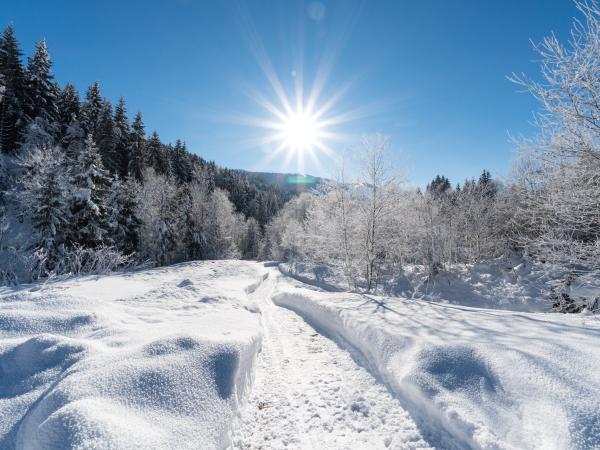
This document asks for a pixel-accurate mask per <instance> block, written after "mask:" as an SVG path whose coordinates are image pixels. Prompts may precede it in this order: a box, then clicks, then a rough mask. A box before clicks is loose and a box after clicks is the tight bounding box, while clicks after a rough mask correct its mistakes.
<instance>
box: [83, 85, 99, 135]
mask: <svg viewBox="0 0 600 450" xmlns="http://www.w3.org/2000/svg"><path fill="white" fill-rule="evenodd" d="M102 106H103V101H102V95H101V93H100V84H98V82H97V81H96V82H94V84H92V85H91V86H90V87H89V88H88V90H87V92H86V94H85V101H84V102H83V105H82V107H81V125H82V126H83V130H84V131H85V132H86V134H91V135H92V139H94V140H97V138H98V135H97V132H98V123H99V120H100V114H101V112H102Z"/></svg>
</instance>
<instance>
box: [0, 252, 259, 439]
mask: <svg viewBox="0 0 600 450" xmlns="http://www.w3.org/2000/svg"><path fill="white" fill-rule="evenodd" d="M260 276H261V273H260V272H259V267H258V265H253V264H251V263H243V262H233V261H226V262H212V263H209V262H207V263H191V264H183V265H179V266H173V267H170V268H165V269H155V270H148V271H142V272H138V273H133V274H124V275H115V276H108V277H106V276H105V277H85V278H80V279H73V280H70V281H64V282H56V283H48V284H46V285H32V286H28V287H23V288H20V289H4V290H2V291H0V448H7V449H8V448H17V449H61V448H69V449H73V448H95V449H101V448H120V449H127V448H156V449H159V448H161V449H162V448H180V449H185V448H190V449H191V448H194V449H197V448H219V447H225V446H227V445H228V444H229V441H230V433H231V430H230V426H231V421H232V418H233V416H234V415H235V413H236V411H237V409H238V407H239V404H240V402H241V401H242V400H243V398H244V393H245V392H246V390H247V387H248V385H249V384H250V382H251V378H252V367H253V363H254V360H255V356H256V354H257V352H258V350H259V347H260V340H261V333H260V319H259V314H258V313H257V309H255V308H252V307H251V305H249V304H248V302H247V300H246V294H245V288H246V287H247V286H250V285H253V284H255V283H256V282H257V280H260V279H261V278H260Z"/></svg>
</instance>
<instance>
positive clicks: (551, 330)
mask: <svg viewBox="0 0 600 450" xmlns="http://www.w3.org/2000/svg"><path fill="white" fill-rule="evenodd" d="M279 276H280V277H281V275H279ZM273 301H274V302H275V303H276V304H277V305H280V306H283V307H287V308H289V309H291V310H293V311H295V312H296V313H298V314H300V315H301V316H302V317H303V318H304V319H305V320H306V321H307V322H308V323H309V324H311V325H312V326H313V327H314V328H315V329H317V330H318V331H319V332H321V333H322V334H324V335H326V336H328V337H330V338H331V339H333V340H334V341H336V342H337V343H338V344H339V345H340V346H342V347H344V348H346V349H347V350H349V351H350V352H351V353H352V354H353V356H354V358H355V360H356V361H357V362H359V364H361V365H363V366H364V367H366V368H368V369H369V371H370V372H371V373H372V374H373V375H374V376H375V377H376V378H378V379H379V380H381V381H382V382H383V383H384V384H385V385H386V386H387V388H388V389H389V390H390V391H391V392H393V393H394V394H395V395H396V396H397V398H398V399H399V400H400V402H401V404H402V406H403V407H404V408H406V409H407V410H408V411H409V412H410V413H411V416H412V417H413V420H414V421H415V423H416V424H417V426H418V427H419V429H420V431H421V433H422V434H423V436H424V437H425V439H427V441H428V442H429V443H430V444H431V445H432V446H435V447H438V448H444V449H465V448H472V449H545V450H549V449H565V448H576V449H592V448H600V398H599V397H598V395H597V393H598V392H600V372H599V371H598V367H600V347H598V345H597V343H598V339H599V338H600V323H599V322H598V321H597V320H593V319H589V318H587V317H586V316H577V315H561V314H556V313H523V312H512V311H501V310H493V309H483V308H470V307H465V306H455V305H446V304H440V303H434V302H424V301H420V300H411V299H406V298H393V297H392V298H390V297H379V296H367V295H361V294H351V293H332V292H323V291H315V290H314V288H304V287H303V286H302V285H301V284H300V283H298V282H297V281H294V280H291V279H289V278H288V279H287V280H285V281H282V282H280V283H279V284H278V285H277V289H276V292H275V293H274V295H273ZM355 410H356V411H357V412H358V413H360V412H361V411H362V410H361V407H360V405H357V406H356V407H355Z"/></svg>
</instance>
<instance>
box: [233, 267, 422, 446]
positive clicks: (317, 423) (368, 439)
mask: <svg viewBox="0 0 600 450" xmlns="http://www.w3.org/2000/svg"><path fill="white" fill-rule="evenodd" d="M276 283H277V280H276V279H272V278H271V279H267V280H266V281H265V282H264V283H263V284H262V285H261V286H260V287H259V288H258V289H257V290H256V291H255V292H254V293H252V294H250V296H251V297H252V298H253V299H254V300H255V301H256V302H257V303H258V304H259V305H260V308H261V310H262V320H263V326H264V338H263V343H262V350H261V353H260V355H259V357H258V361H257V364H256V371H255V381H254V387H253V389H252V393H251V395H250V397H249V399H248V402H247V403H246V405H245V407H244V409H243V410H242V412H241V417H240V418H239V419H238V424H237V426H236V429H235V432H234V436H233V448H236V449H238V448H239V449H279V448H294V449H311V448H314V449H322V448H336V449H346V448H348V449H350V448H352V449H356V448H369V449H385V448H389V449H416V448H430V447H429V446H428V444H427V443H426V442H425V441H424V440H423V438H422V437H421V435H420V433H419V431H418V429H417V427H416V425H415V423H414V422H413V420H412V419H411V417H410V416H409V415H408V413H407V412H406V411H405V410H404V409H403V408H402V407H401V406H400V404H399V402H398V401H397V400H396V399H395V398H394V397H392V396H391V395H390V394H389V392H388V391H387V390H386V389H385V387H384V386H383V385H381V384H379V383H377V382H376V381H375V379H374V378H373V377H372V376H371V375H370V374H369V373H368V372H367V371H366V370H365V369H364V368H362V367H360V366H359V365H357V364H356V363H355V362H354V360H353V359H352V358H351V356H350V354H349V353H347V352H346V351H344V350H342V349H340V348H339V347H338V346H336V344H335V343H334V342H332V341H331V340H329V339H327V338H325V337H323V336H322V335H320V334H319V333H317V332H316V331H315V330H314V329H313V328H312V327H311V326H309V325H308V324H307V323H306V322H304V321H303V320H302V319H301V318H300V316H298V315H296V314H295V313H294V312H292V311H290V310H288V309H285V308H281V307H278V306H275V305H274V304H273V303H272V301H271V299H270V297H271V294H272V293H273V289H274V286H275V284H276Z"/></svg>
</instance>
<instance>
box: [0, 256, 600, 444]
mask: <svg viewBox="0 0 600 450" xmlns="http://www.w3.org/2000/svg"><path fill="white" fill-rule="evenodd" d="M478 270H479V272H480V273H481V275H485V274H484V270H485V268H484V267H483V266H482V267H480V268H479V269H478ZM324 272H326V271H324ZM477 276H478V277H480V278H482V279H486V277H485V276H483V277H481V276H480V275H477ZM491 276H492V277H493V276H495V275H491ZM502 276H504V275H502ZM307 281H309V283H310V284H307V283H303V282H300V281H297V280H294V279H292V278H290V277H288V276H285V275H283V274H282V273H281V272H280V270H279V268H277V267H273V265H272V264H271V265H270V267H265V266H263V265H261V264H259V263H253V262H243V261H206V262H197V263H186V264H180V265H176V266H171V267H167V268H161V269H151V270H144V271H138V272H134V273H128V274H119V275H110V276H88V277H80V278H73V279H70V280H64V281H55V282H48V283H45V284H34V285H28V286H22V287H19V288H0V449H48V450H54V449H109V448H110V449H133V448H136V449H139V448H144V449H213V448H215V449H224V448H232V449H283V448H287V449H386V448H390V449H416V448H438V449H444V450H445V449H545V450H546V449H547V450H552V449H598V448H600V395H598V393H599V392H600V346H599V345H598V343H599V342H600V340H599V339H600V321H599V320H598V318H597V317H595V316H593V315H584V314H578V315H562V314H556V313H539V312H538V313H532V312H524V311H510V310H499V309H493V308H492V305H493V304H496V303H497V304H501V305H504V306H506V305H507V304H510V303H512V304H517V305H520V301H516V302H515V301H514V299H513V300H510V301H508V302H505V301H504V300H502V299H497V300H494V299H492V298H491V297H492V296H493V295H500V293H501V292H504V291H503V289H505V288H502V287H499V288H498V290H496V291H493V292H492V293H491V292H489V291H486V290H485V289H484V287H481V286H479V287H477V286H476V287H475V288H476V289H478V290H479V291H480V292H481V295H482V296H484V297H486V298H489V300H490V301H489V302H488V301H484V302H483V303H484V305H482V306H483V307H473V306H464V305H458V304H450V303H445V302H444V299H436V300H437V301H435V302H432V301H425V300H422V299H419V300H417V299H411V298H406V297H384V296H372V295H362V294H355V293H347V292H343V291H341V290H340V289H338V288H336V289H332V288H331V286H329V287H328V286H325V287H327V288H328V289H329V291H326V290H324V289H321V288H320V287H318V286H316V285H319V283H320V280H317V279H315V280H307ZM513 285H516V282H514V283H513V282H512V281H511V286H513ZM511 289H512V287H511ZM458 292H459V291H458V290H457V291H455V294H456V295H458ZM438 294H439V295H443V291H442V290H440V291H439V292H438ZM528 295H530V294H528ZM531 295H533V294H531ZM455 300H456V299H449V300H448V302H452V303H454V302H455ZM470 301H471V302H472V303H476V302H475V301H474V300H473V299H471V300H470ZM519 308H520V306H518V308H517V309H519Z"/></svg>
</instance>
